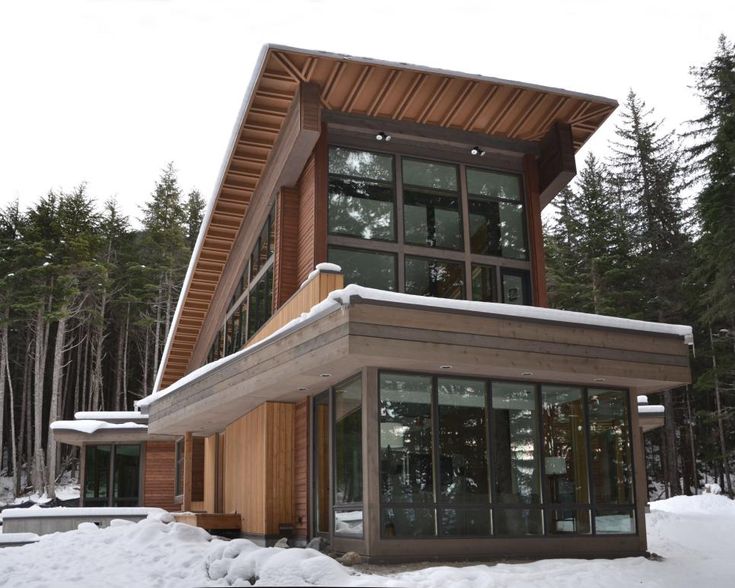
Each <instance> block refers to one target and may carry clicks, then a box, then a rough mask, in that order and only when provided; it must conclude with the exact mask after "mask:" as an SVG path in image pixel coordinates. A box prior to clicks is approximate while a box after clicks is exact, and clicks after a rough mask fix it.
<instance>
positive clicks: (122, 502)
mask: <svg viewBox="0 0 735 588" xmlns="http://www.w3.org/2000/svg"><path fill="white" fill-rule="evenodd" d="M114 463H115V471H114V475H113V506H138V494H139V491H140V445H116V446H115V461H114Z"/></svg>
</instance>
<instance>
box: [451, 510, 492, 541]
mask: <svg viewBox="0 0 735 588" xmlns="http://www.w3.org/2000/svg"><path fill="white" fill-rule="evenodd" d="M439 534H440V535H443V536H460V537H478V536H485V535H490V510H489V509H488V508H443V509H441V510H440V511H439Z"/></svg>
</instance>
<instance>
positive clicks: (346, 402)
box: [334, 376, 362, 504]
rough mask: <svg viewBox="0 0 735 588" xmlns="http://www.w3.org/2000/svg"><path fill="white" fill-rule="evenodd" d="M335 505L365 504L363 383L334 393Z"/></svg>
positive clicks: (352, 382) (358, 381) (339, 389)
mask: <svg viewBox="0 0 735 588" xmlns="http://www.w3.org/2000/svg"><path fill="white" fill-rule="evenodd" d="M334 418H335V422H334V457H335V472H334V503H335V504H351V503H355V502H362V379H361V377H360V376H358V377H357V378H355V379H354V380H351V381H350V382H347V383H346V384H343V385H341V386H338V387H337V388H335V390H334Z"/></svg>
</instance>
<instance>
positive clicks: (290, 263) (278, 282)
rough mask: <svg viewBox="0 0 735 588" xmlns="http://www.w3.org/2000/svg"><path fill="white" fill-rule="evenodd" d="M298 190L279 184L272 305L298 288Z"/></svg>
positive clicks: (281, 304) (282, 301)
mask: <svg viewBox="0 0 735 588" xmlns="http://www.w3.org/2000/svg"><path fill="white" fill-rule="evenodd" d="M298 247H299V191H298V190H297V189H294V188H283V189H282V190H281V192H280V194H279V195H278V204H277V205H276V258H275V260H274V264H275V268H274V273H275V276H274V279H273V287H274V290H275V292H274V295H273V303H274V307H275V308H276V309H278V308H280V307H281V306H283V304H284V303H285V302H286V300H288V299H289V297H290V296H291V295H292V294H293V293H294V292H296V290H298V288H299V283H300V282H299V280H298V256H299V250H298Z"/></svg>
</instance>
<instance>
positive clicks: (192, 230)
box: [185, 190, 205, 251]
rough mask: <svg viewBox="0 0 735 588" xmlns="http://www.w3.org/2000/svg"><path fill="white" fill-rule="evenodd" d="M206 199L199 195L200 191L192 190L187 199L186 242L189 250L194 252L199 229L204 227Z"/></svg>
mask: <svg viewBox="0 0 735 588" xmlns="http://www.w3.org/2000/svg"><path fill="white" fill-rule="evenodd" d="M204 207H205V204H204V198H202V196H201V194H199V190H192V191H191V192H189V196H188V197H187V199H186V207H185V210H186V242H187V244H188V245H189V250H190V251H193V250H194V245H196V242H197V237H198V236H199V229H200V228H201V226H202V217H203V214H204Z"/></svg>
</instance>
